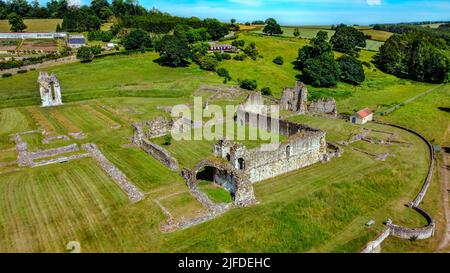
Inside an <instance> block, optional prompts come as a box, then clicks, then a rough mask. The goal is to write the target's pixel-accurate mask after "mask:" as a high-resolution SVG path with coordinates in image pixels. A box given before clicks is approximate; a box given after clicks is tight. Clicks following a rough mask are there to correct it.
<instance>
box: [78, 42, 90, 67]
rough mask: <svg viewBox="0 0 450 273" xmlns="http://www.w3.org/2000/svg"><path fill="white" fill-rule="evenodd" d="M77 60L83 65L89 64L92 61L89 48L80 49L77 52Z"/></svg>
mask: <svg viewBox="0 0 450 273" xmlns="http://www.w3.org/2000/svg"><path fill="white" fill-rule="evenodd" d="M77 59H78V60H80V61H81V62H83V63H85V62H91V61H92V60H93V59H94V54H93V53H92V50H91V48H89V47H87V46H83V47H80V48H79V49H78V51H77Z"/></svg>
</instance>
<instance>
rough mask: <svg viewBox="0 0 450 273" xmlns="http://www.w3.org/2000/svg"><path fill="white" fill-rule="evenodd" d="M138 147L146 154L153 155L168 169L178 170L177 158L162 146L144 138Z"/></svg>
mask: <svg viewBox="0 0 450 273" xmlns="http://www.w3.org/2000/svg"><path fill="white" fill-rule="evenodd" d="M140 147H141V149H142V150H144V151H145V152H146V153H147V154H149V155H151V156H153V157H154V158H155V159H157V160H158V161H159V162H161V163H162V164H164V165H165V166H166V167H168V168H169V169H171V170H173V171H178V170H179V169H180V167H179V165H178V162H177V160H176V159H175V158H174V157H173V156H171V155H170V153H169V152H168V151H166V149H164V148H163V147H161V146H159V145H157V144H155V143H153V142H150V141H148V140H145V139H144V140H142V142H141V145H140Z"/></svg>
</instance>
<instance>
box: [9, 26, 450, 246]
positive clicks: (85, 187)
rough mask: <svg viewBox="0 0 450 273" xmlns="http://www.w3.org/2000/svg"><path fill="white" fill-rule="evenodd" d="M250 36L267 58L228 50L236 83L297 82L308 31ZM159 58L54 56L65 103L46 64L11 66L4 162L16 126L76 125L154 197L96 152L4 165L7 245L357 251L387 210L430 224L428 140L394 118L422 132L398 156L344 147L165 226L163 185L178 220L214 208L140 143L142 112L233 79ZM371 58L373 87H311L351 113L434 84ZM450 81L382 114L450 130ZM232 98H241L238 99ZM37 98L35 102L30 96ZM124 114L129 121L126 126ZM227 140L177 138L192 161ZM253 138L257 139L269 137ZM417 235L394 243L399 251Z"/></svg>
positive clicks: (57, 129) (433, 135)
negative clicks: (381, 157) (132, 190)
mask: <svg viewBox="0 0 450 273" xmlns="http://www.w3.org/2000/svg"><path fill="white" fill-rule="evenodd" d="M240 39H244V40H245V41H246V43H249V42H252V41H254V42H255V43H256V45H257V47H258V48H259V49H260V52H261V54H262V55H263V56H264V58H258V59H257V60H256V61H252V60H248V59H247V60H245V61H244V62H237V61H234V60H232V61H225V62H223V63H221V66H223V67H226V68H227V69H228V70H229V71H230V74H231V76H232V77H233V81H231V82H230V83H228V84H229V85H232V84H233V85H235V84H236V80H237V79H238V78H250V79H256V80H257V81H258V86H259V87H260V88H261V87H264V86H269V87H270V88H271V89H272V91H273V92H274V94H275V96H276V97H279V96H280V94H281V92H282V89H283V88H284V87H286V86H289V87H292V86H293V85H294V83H295V81H296V75H297V74H298V71H296V70H295V69H294V68H293V65H292V64H291V62H292V61H293V60H294V59H295V58H296V57H297V54H298V53H297V52H298V48H299V47H301V46H304V45H306V44H307V43H308V42H309V41H308V40H304V39H294V38H285V37H267V36H259V35H254V34H251V33H243V34H241V38H240ZM374 54H375V53H374V52H369V51H362V52H361V56H360V59H361V60H363V61H370V60H371V58H372V57H373V55H374ZM278 55H281V56H283V57H284V59H285V64H284V65H283V66H278V65H275V64H273V63H272V60H273V58H275V57H276V56H278ZM338 55H339V54H336V56H338ZM156 58H157V55H156V54H155V53H145V54H136V55H130V56H114V57H106V58H102V59H96V60H94V61H93V62H92V63H88V64H79V63H77V64H68V65H61V66H55V67H51V68H49V71H50V72H55V73H56V74H57V75H58V78H59V79H60V80H61V85H62V93H63V101H64V102H65V105H63V106H61V107H56V108H52V109H42V108H40V107H38V105H39V94H38V85H37V83H36V78H37V72H36V71H30V72H29V73H26V74H21V75H15V76H13V77H11V78H4V79H3V78H2V79H0V108H2V109H0V151H1V152H0V153H1V156H0V162H1V163H6V162H10V161H11V159H12V158H13V157H14V152H11V151H7V149H10V148H12V147H14V145H13V143H12V142H11V140H10V134H13V133H16V132H21V131H28V130H34V129H37V128H39V127H41V128H42V127H48V128H51V129H52V130H53V134H55V135H58V134H67V133H68V132H69V131H72V130H75V129H74V128H77V129H80V130H82V131H83V132H84V133H85V134H86V138H85V139H83V140H71V142H75V143H78V144H81V143H86V142H92V143H96V144H97V145H98V146H99V148H100V149H101V150H102V152H103V153H104V154H105V156H106V157H107V158H108V159H109V160H110V161H111V162H113V163H114V164H115V165H116V166H117V167H118V168H119V169H121V170H122V171H123V172H124V173H125V174H126V175H127V177H128V178H129V179H130V180H131V181H132V182H133V183H134V184H135V185H137V186H138V187H139V188H140V189H141V190H142V191H143V192H145V194H146V197H145V199H144V200H143V201H141V202H139V203H137V204H130V203H129V202H128V199H127V198H126V195H125V194H124V193H123V192H122V191H121V189H120V188H119V187H118V186H117V185H116V184H115V183H114V182H113V181H112V180H111V179H110V178H109V177H108V176H107V175H106V174H105V173H103V171H102V170H101V169H100V168H98V167H97V166H96V164H95V163H94V162H93V161H92V160H91V159H89V158H85V159H80V160H76V161H72V162H68V163H65V164H55V165H50V166H46V167H40V168H33V169H28V168H26V169H23V170H20V171H15V172H11V173H6V174H0V252H13V251H56V252H64V251H65V245H66V244H67V242H69V241H73V240H77V241H79V242H80V243H81V246H82V251H83V252H94V251H100V252H102V251H113V252H125V251H126V252H139V251H147V252H160V251H166V252H186V251H188V252H191V251H201V252H214V251H219V252H247V251H254V252H308V251H309V252H313V251H333V252H356V251H358V250H359V249H360V248H361V247H362V246H363V245H364V244H365V243H367V242H368V241H370V240H372V239H373V238H374V237H375V236H376V234H377V233H378V232H379V231H380V230H381V229H382V228H383V225H382V224H381V223H382V221H384V220H386V219H387V218H392V219H393V220H394V222H395V223H399V224H403V225H406V226H411V227H416V226H421V225H424V219H423V218H422V217H420V215H418V214H417V213H415V212H413V211H412V210H410V209H407V208H405V207H404V206H403V204H405V203H407V202H408V201H410V200H411V199H412V198H413V197H414V196H415V194H416V193H417V192H418V190H419V188H420V187H421V185H422V181H423V179H424V177H425V175H426V171H427V163H428V157H427V150H426V146H425V145H424V144H423V143H422V142H421V141H420V140H419V139H418V138H416V137H415V136H413V135H410V134H408V133H405V132H403V131H400V130H398V129H394V128H390V127H386V126H382V125H376V124H368V125H367V127H368V128H374V129H382V130H387V131H393V132H395V133H396V134H398V136H399V139H400V140H403V141H407V142H411V143H413V144H414V145H413V146H412V147H411V148H409V147H406V146H397V145H393V146H390V147H388V149H392V152H393V154H394V156H392V157H389V158H388V159H387V160H386V161H385V162H381V161H375V160H373V159H372V158H370V157H369V156H367V155H365V154H362V153H360V152H357V151H352V150H351V149H345V148H344V149H345V153H344V155H343V157H341V158H337V159H333V160H332V161H331V162H330V163H327V164H315V165H313V166H310V167H308V168H305V169H302V170H298V171H295V172H291V173H287V174H284V175H282V176H280V177H277V178H275V179H270V180H267V181H263V182H260V183H257V184H255V194H256V197H257V199H258V201H260V203H259V204H258V205H255V206H252V207H249V208H239V209H233V210H231V211H230V212H228V213H226V214H224V215H221V216H220V217H218V218H217V219H214V220H212V221H209V222H206V223H203V224H201V225H199V226H195V227H192V228H190V229H187V230H182V231H177V232H174V233H170V234H163V233H161V232H160V231H159V227H160V224H161V222H163V221H165V220H166V216H165V215H164V214H163V212H162V211H161V209H160V207H159V206H158V205H157V204H156V202H155V200H156V199H161V198H162V199H161V200H162V201H161V203H162V204H163V205H164V206H165V207H167V208H168V209H169V211H170V212H171V213H173V214H174V215H175V216H176V217H177V218H179V219H181V218H183V217H191V216H193V215H197V214H198V213H200V212H201V211H202V208H201V207H200V206H199V203H198V202H196V200H194V198H192V196H190V195H189V194H188V193H186V192H185V193H180V195H177V194H176V193H178V192H184V191H186V190H187V188H186V185H185V184H184V181H183V179H182V178H181V177H180V176H179V174H177V173H176V172H172V171H170V170H168V169H166V168H165V167H164V166H162V165H161V164H160V163H159V162H158V161H156V160H154V159H153V158H151V157H150V156H148V155H147V154H145V153H144V152H142V151H141V150H139V149H138V148H136V147H132V146H130V137H131V136H132V134H133V132H132V128H131V126H130V124H131V123H132V122H134V121H140V120H148V119H151V118H154V117H156V116H161V115H167V113H165V112H164V111H163V110H162V109H160V108H161V107H165V106H173V105H176V104H180V103H185V104H190V103H192V94H193V92H194V91H195V90H197V89H198V87H200V86H201V85H203V84H209V85H211V84H221V83H222V79H220V78H219V77H218V76H217V75H215V74H214V73H212V72H206V71H202V70H200V69H199V68H198V66H197V65H195V64H192V65H190V66H189V67H184V68H168V67H161V66H159V65H158V64H156V63H154V62H153V61H154V60H155V59H156ZM365 70H366V76H367V80H366V82H364V83H363V84H362V85H361V86H351V85H347V84H341V83H340V84H338V86H337V87H335V88H329V89H325V88H313V87H309V96H310V98H311V99H312V98H317V97H321V96H331V97H334V98H336V100H337V104H338V111H339V112H341V113H352V112H353V111H354V110H357V109H358V110H359V109H361V108H363V107H366V106H367V107H371V108H373V109H374V110H376V111H382V110H385V109H387V108H389V107H390V106H392V105H394V104H396V103H399V102H402V101H404V100H406V99H407V98H410V97H413V96H414V95H416V94H419V93H421V92H423V91H425V90H428V89H430V88H432V87H434V86H435V85H432V84H425V83H417V82H414V81H410V80H402V79H398V78H396V77H394V76H391V75H387V74H385V73H382V72H380V71H379V70H377V69H376V68H375V67H374V66H373V65H371V66H370V67H366V68H365ZM448 92H449V85H446V86H442V87H441V88H439V89H437V90H435V91H433V92H431V93H430V94H428V95H426V96H423V97H421V98H419V99H417V100H416V101H414V102H412V103H410V104H407V105H405V106H403V107H401V108H400V109H398V110H396V111H394V112H392V113H391V114H389V115H387V116H383V117H381V118H382V119H383V120H385V121H389V122H394V123H399V124H403V125H406V126H408V127H411V128H413V129H417V130H419V131H421V132H422V133H424V134H425V135H426V136H427V137H429V138H430V139H434V140H435V141H436V142H442V141H443V138H444V136H443V132H444V131H445V130H444V129H446V126H448V124H449V113H448V110H446V109H447V108H448V105H449V102H448V97H449V96H448V95H449V93H448ZM232 101H233V103H235V99H234V100H232ZM225 103H227V101H226V100H225V99H223V100H222V101H220V105H224V104H225ZM24 105H32V106H30V107H18V106H24ZM7 106H15V108H6V107H7ZM292 119H293V120H295V121H298V122H302V123H306V124H308V125H310V126H312V127H315V128H319V129H323V130H325V131H326V132H327V140H329V141H334V142H336V141H339V140H346V139H348V137H349V136H350V134H351V133H353V132H357V131H358V130H359V128H360V127H358V126H355V125H352V124H350V123H348V122H344V121H341V120H333V119H324V118H317V117H309V116H298V117H293V118H292ZM112 123H117V124H121V125H122V127H121V128H119V129H113V128H111V124H112ZM34 138H35V139H33V137H32V139H30V140H29V141H30V143H31V144H32V145H34V146H35V147H39V148H40V147H52V145H56V144H50V145H49V146H46V145H42V144H40V140H41V139H40V137H39V136H38V137H34ZM155 141H156V142H157V143H158V144H161V143H160V142H158V141H160V140H158V139H157V140H155ZM214 142H215V141H173V142H172V144H171V145H170V146H167V147H165V148H166V149H167V150H169V151H170V152H171V153H172V154H173V155H174V156H175V157H176V158H177V159H178V160H179V163H180V165H182V166H188V167H192V166H193V165H194V164H195V163H197V161H198V160H200V159H202V158H204V157H207V156H211V155H212V152H213V151H212V149H213V144H214ZM245 144H246V145H248V146H249V147H252V145H259V144H260V143H258V142H251V143H245ZM357 145H358V146H357V147H358V148H361V149H367V150H370V151H371V152H379V151H385V149H386V148H385V147H383V148H380V147H378V146H373V145H366V144H365V143H362V142H361V143H358V144H357ZM378 148H379V149H378ZM5 150H6V151H5ZM3 151H5V152H3ZM411 155H414V156H411ZM1 171H2V170H0V172H1ZM206 191H208V189H206ZM174 194H175V195H174ZM210 194H211V193H210ZM438 194H439V192H438V188H436V183H434V184H433V186H432V188H431V189H430V192H429V195H427V197H426V199H425V204H424V207H425V208H426V209H429V210H430V212H431V213H432V214H433V215H435V214H434V213H435V211H436V210H437V207H438V206H437V205H436V203H435V202H436V201H435V200H436V199H438V198H436V196H438ZM228 196H229V195H228ZM216 197H217V198H218V199H217V200H220V198H222V197H225V196H224V195H223V192H221V193H218V192H216V191H214V192H213V193H212V198H216ZM371 219H374V220H375V221H376V224H375V225H374V226H373V227H372V228H369V229H368V228H366V227H365V226H364V224H365V223H367V222H368V221H369V220H371ZM230 234H232V236H233V240H230ZM406 243H407V242H406ZM408 247H409V245H408V244H403V243H397V242H393V243H392V244H390V243H389V244H388V245H386V250H391V251H399V250H405V249H408ZM427 247H429V246H428V245H426V243H425V245H423V244H418V245H417V247H415V248H413V250H420V249H426V248H427Z"/></svg>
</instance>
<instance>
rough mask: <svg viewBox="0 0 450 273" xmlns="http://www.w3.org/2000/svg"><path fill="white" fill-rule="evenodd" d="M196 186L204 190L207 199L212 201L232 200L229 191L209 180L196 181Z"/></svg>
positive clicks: (226, 201)
mask: <svg viewBox="0 0 450 273" xmlns="http://www.w3.org/2000/svg"><path fill="white" fill-rule="evenodd" d="M198 186H199V188H200V190H201V191H202V192H204V193H205V194H206V195H207V196H208V197H209V199H211V201H213V202H214V203H231V202H233V199H232V198H231V195H230V193H229V192H228V191H227V190H226V189H224V188H222V187H220V186H218V185H216V184H214V183H212V182H210V181H203V180H200V181H198Z"/></svg>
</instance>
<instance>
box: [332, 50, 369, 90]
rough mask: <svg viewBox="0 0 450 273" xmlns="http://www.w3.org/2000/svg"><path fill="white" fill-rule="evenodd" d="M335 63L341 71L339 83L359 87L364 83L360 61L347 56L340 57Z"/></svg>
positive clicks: (364, 77)
mask: <svg viewBox="0 0 450 273" xmlns="http://www.w3.org/2000/svg"><path fill="white" fill-rule="evenodd" d="M337 61H338V63H339V67H340V69H341V76H340V79H341V81H343V82H347V83H350V84H353V85H359V84H360V83H362V82H364V80H365V79H366V76H365V74H364V68H363V65H362V63H361V62H360V61H358V60H357V59H356V58H354V57H352V56H348V55H344V56H342V57H340V58H339V59H338V60H337Z"/></svg>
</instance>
